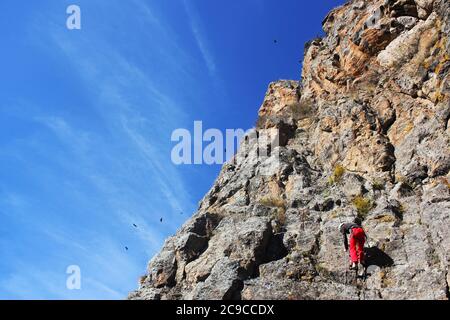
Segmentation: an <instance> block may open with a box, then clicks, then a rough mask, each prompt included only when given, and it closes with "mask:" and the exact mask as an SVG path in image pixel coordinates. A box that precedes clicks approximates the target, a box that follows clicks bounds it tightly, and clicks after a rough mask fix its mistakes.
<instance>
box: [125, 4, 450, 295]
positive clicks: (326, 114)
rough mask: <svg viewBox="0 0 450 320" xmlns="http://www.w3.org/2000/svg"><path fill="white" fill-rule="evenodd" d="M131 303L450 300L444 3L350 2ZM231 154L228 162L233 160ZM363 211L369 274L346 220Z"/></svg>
mask: <svg viewBox="0 0 450 320" xmlns="http://www.w3.org/2000/svg"><path fill="white" fill-rule="evenodd" d="M323 29H324V30H325V32H326V36H325V37H324V38H321V39H315V40H313V41H311V42H309V43H308V44H307V45H306V47H305V58H304V64H303V71H302V79H301V81H278V82H274V83H272V84H270V86H269V89H268V91H267V94H266V97H265V100H264V102H263V105H262V107H261V109H260V111H259V116H258V121H257V125H256V128H255V130H256V132H260V131H261V132H262V131H264V130H270V129H278V130H279V131H280V137H281V138H280V146H279V147H277V148H276V150H270V151H269V156H268V157H266V158H264V159H262V158H261V157H260V156H259V154H258V150H257V149H258V148H257V143H254V141H253V139H255V137H254V136H249V137H247V138H246V139H245V141H244V142H243V143H242V145H241V148H240V150H239V151H238V153H237V155H236V157H235V159H233V161H230V163H227V164H225V165H224V166H223V168H222V171H221V173H220V175H219V177H218V179H217V180H216V182H215V183H214V186H213V187H212V189H211V190H210V191H209V193H208V194H207V195H206V196H205V197H204V199H203V200H202V201H201V203H200V206H199V209H198V212H197V213H196V214H195V215H194V216H193V217H192V218H191V219H190V220H189V221H188V222H187V223H186V224H185V225H184V226H183V227H182V228H181V230H179V231H178V232H177V234H176V235H175V236H174V237H172V238H170V239H168V240H167V241H166V242H165V244H164V247H163V248H162V250H161V252H160V253H159V254H157V255H156V256H155V257H154V258H153V259H152V260H151V261H150V263H149V265H148V273H147V275H145V276H144V277H142V279H141V282H140V287H139V289H138V290H137V291H135V292H133V293H131V294H130V295H129V298H130V299H448V298H449V297H450V294H449V283H450V273H449V265H450V264H449V262H450V175H449V169H450V152H449V151H450V150H449V149H450V143H449V142H450V126H449V117H450V105H449V103H450V102H449V101H450V100H449V99H450V83H449V70H450V38H449V31H450V2H449V1H448V0H366V1H356V0H354V1H349V2H348V3H346V4H345V5H343V6H341V7H339V8H336V9H334V10H333V11H332V12H330V13H329V14H328V16H327V17H326V18H325V20H324V22H323ZM238 158H239V159H240V161H235V160H236V159H238ZM357 215H358V216H360V217H361V218H363V219H364V221H363V226H364V228H365V229H366V232H367V234H368V236H369V240H368V242H367V245H366V253H367V260H368V264H369V265H370V267H369V275H368V277H367V278H366V279H357V278H355V277H354V275H353V273H351V274H350V273H349V272H348V271H347V268H348V258H347V253H345V252H344V250H343V245H342V236H341V235H340V234H339V232H338V225H339V224H340V223H341V222H348V221H351V220H352V219H353V217H355V216H357Z"/></svg>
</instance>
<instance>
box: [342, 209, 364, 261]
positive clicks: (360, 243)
mask: <svg viewBox="0 0 450 320" xmlns="http://www.w3.org/2000/svg"><path fill="white" fill-rule="evenodd" d="M361 223H362V221H361V219H360V218H359V217H356V218H355V219H354V220H353V223H341V224H340V225H339V232H340V233H342V234H343V236H344V247H345V251H346V252H347V251H348V249H349V245H348V240H347V234H349V235H350V260H351V265H350V269H351V270H358V263H360V264H361V265H362V266H363V267H365V264H364V243H365V242H366V238H367V237H366V233H365V232H364V229H363V228H362V226H361Z"/></svg>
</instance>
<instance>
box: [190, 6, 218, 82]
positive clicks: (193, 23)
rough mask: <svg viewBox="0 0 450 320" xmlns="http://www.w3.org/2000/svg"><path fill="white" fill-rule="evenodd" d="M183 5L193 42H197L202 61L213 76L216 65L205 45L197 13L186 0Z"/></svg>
mask: <svg viewBox="0 0 450 320" xmlns="http://www.w3.org/2000/svg"><path fill="white" fill-rule="evenodd" d="M183 4H184V7H185V9H186V12H187V15H188V18H189V24H190V27H191V30H192V34H193V35H194V38H195V41H196V42H197V46H198V48H199V49H200V52H201V53H202V56H203V59H204V61H205V63H206V66H207V67H208V70H209V72H210V73H211V75H213V76H215V73H216V63H215V60H214V58H213V55H212V54H211V51H210V49H209V46H208V45H207V40H206V38H205V36H204V33H203V31H202V28H201V24H200V20H199V19H198V17H197V13H196V12H195V10H194V8H192V5H191V4H190V3H189V1H188V0H183Z"/></svg>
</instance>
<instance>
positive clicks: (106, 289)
mask: <svg viewBox="0 0 450 320" xmlns="http://www.w3.org/2000/svg"><path fill="white" fill-rule="evenodd" d="M341 3H343V0H340V1H337V0H333V1H323V3H322V2H321V3H320V4H318V2H313V1H308V2H306V1H298V0H290V1H275V0H267V1H262V0H239V1H234V0H233V1H207V0H185V1H182V0H173V1H150V0H149V1H144V0H127V1H120V0H108V1H100V0H78V1H75V0H72V1H63V0H61V1H52V0H45V1H44V0H41V1H25V0H3V1H2V10H0V39H1V42H2V46H1V47H2V50H0V70H1V72H0V84H1V89H0V163H1V165H0V299H123V298H124V297H126V295H127V293H128V292H129V291H130V290H133V289H135V288H136V287H137V280H138V277H139V276H140V275H142V274H144V273H145V268H146V265H147V262H148V260H149V259H150V258H151V257H152V255H154V254H155V253H156V252H157V251H158V250H159V249H160V247H161V245H162V243H163V241H164V239H165V238H166V237H167V236H170V235H172V234H174V233H175V232H176V230H177V229H178V228H179V227H180V226H181V225H182V224H183V222H184V221H185V220H186V219H188V217H189V216H190V215H192V214H193V213H194V212H195V209H196V207H197V204H198V202H199V200H200V199H201V198H202V196H203V195H204V194H205V193H206V192H207V191H208V189H209V188H210V186H211V185H212V183H213V181H214V179H215V177H216V176H217V173H218V171H219V169H220V167H219V166H217V165H215V166H207V165H185V166H176V165H174V164H172V162H171V159H170V152H171V149H172V148H173V146H174V143H173V142H171V141H170V137H171V133H172V131H173V130H175V129H177V128H186V129H189V130H192V128H193V122H194V121H195V120H201V121H203V127H204V128H205V129H207V128H218V129H221V130H225V129H226V128H242V129H249V128H251V127H252V126H253V125H254V123H255V121H256V115H257V110H258V108H259V106H260V104H261V102H262V99H263V97H264V94H265V91H266V89H267V85H268V84H269V82H271V81H274V80H277V79H299V78H300V68H301V65H300V63H299V60H301V58H302V55H303V46H304V43H305V42H306V41H307V40H309V39H311V38H314V37H316V36H317V35H321V34H322V31H321V21H322V19H323V18H324V17H325V15H326V14H327V12H328V11H329V10H330V9H332V8H333V7H335V6H337V5H339V4H341ZM70 4H76V5H78V6H80V8H81V21H82V29H81V30H68V29H67V28H66V19H67V17H68V16H67V14H66V8H67V7H68V6H69V5H70ZM274 40H277V42H276V43H275V42H274ZM160 218H163V222H162V223H161V222H160V221H159V220H160ZM133 224H136V225H137V226H138V227H137V228H135V227H134V226H133ZM125 246H126V247H128V248H129V250H128V251H127V250H125ZM69 265H78V266H79V267H80V269H81V277H82V278H81V280H82V281H81V283H82V287H81V290H68V289H67V288H66V279H67V274H66V268H67V267H68V266H69Z"/></svg>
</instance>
